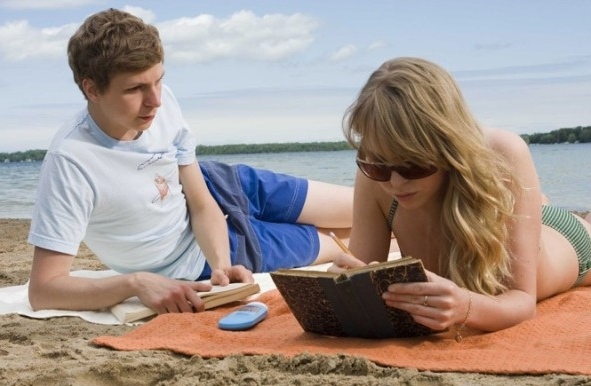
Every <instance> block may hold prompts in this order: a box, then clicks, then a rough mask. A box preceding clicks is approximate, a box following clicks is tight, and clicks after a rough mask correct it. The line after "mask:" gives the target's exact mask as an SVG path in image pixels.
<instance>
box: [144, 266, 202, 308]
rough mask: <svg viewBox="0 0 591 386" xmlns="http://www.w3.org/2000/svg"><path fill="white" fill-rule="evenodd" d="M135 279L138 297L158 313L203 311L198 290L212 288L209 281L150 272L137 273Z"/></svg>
mask: <svg viewBox="0 0 591 386" xmlns="http://www.w3.org/2000/svg"><path fill="white" fill-rule="evenodd" d="M133 281H134V287H135V289H136V293H137V297H138V298H139V299H140V300H141V302H142V303H144V304H145V305H146V306H148V307H150V308H152V309H153V310H155V311H156V312H157V313H158V314H165V313H169V312H196V311H203V301H202V300H201V298H200V297H199V295H197V292H196V291H209V290H210V289H211V285H209V284H207V283H200V282H195V281H184V280H174V279H170V278H167V277H164V276H161V275H157V274H154V273H149V272H138V273H136V274H135V275H134V278H133Z"/></svg>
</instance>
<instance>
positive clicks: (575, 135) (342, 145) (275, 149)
mask: <svg viewBox="0 0 591 386" xmlns="http://www.w3.org/2000/svg"><path fill="white" fill-rule="evenodd" d="M521 138H523V140H524V141H525V142H526V143H528V144H555V143H590V142H591V126H578V127H574V128H563V129H558V130H552V131H550V132H548V133H534V134H522V135H521ZM350 149H351V145H349V143H348V142H345V141H337V142H291V143H256V144H237V145H216V146H204V145H199V146H197V149H196V153H197V155H221V154H252V153H287V152H302V151H339V150H350ZM45 152H46V151H45V150H41V149H36V150H27V151H17V152H14V153H0V162H31V161H42V160H43V157H45Z"/></svg>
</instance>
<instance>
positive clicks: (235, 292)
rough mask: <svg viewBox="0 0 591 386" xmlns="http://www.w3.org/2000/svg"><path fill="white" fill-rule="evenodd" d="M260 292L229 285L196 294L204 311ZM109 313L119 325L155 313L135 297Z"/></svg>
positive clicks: (249, 286)
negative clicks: (201, 302) (201, 301)
mask: <svg viewBox="0 0 591 386" xmlns="http://www.w3.org/2000/svg"><path fill="white" fill-rule="evenodd" d="M260 290H261V288H260V286H259V285H258V284H257V283H230V284H228V285H226V286H221V285H214V286H212V288H211V290H210V291H203V292H197V294H198V295H199V297H200V298H201V299H202V300H203V304H204V306H205V309H206V310H208V309H210V308H214V307H218V306H221V305H224V304H228V303H231V302H235V301H239V300H244V299H246V298H247V297H249V296H250V295H254V294H256V293H259V292H260ZM110 310H111V313H112V314H113V315H115V317H116V318H117V319H118V320H119V321H120V322H121V323H124V324H125V323H131V322H135V321H138V320H141V319H144V318H147V317H148V316H152V315H156V311H154V310H153V309H151V308H149V307H148V306H146V305H144V304H143V303H142V302H141V301H140V299H139V298H138V297H137V296H134V297H131V298H129V299H127V300H124V301H123V302H121V303H118V304H115V305H114V306H112V307H111V308H110Z"/></svg>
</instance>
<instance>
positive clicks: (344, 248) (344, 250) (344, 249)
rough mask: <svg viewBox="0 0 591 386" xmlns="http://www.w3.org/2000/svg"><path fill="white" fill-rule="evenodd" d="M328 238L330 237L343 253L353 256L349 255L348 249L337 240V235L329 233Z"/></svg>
mask: <svg viewBox="0 0 591 386" xmlns="http://www.w3.org/2000/svg"><path fill="white" fill-rule="evenodd" d="M329 235H330V237H332V239H333V240H334V242H335V243H337V245H338V246H339V247H340V248H341V249H342V250H343V252H345V253H347V254H349V255H353V254H352V253H351V251H350V250H349V248H347V246H346V245H345V244H343V242H342V241H341V239H339V238H338V237H337V235H335V234H334V232H330V233H329Z"/></svg>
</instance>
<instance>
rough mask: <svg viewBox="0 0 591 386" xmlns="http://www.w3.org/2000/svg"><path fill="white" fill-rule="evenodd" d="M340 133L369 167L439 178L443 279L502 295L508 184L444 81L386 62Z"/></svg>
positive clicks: (414, 66) (422, 67)
mask: <svg viewBox="0 0 591 386" xmlns="http://www.w3.org/2000/svg"><path fill="white" fill-rule="evenodd" d="M344 131H345V136H346V137H347V140H348V141H349V142H350V143H351V144H352V145H353V146H354V147H355V148H357V149H358V150H359V151H360V152H362V153H363V154H365V155H366V156H369V157H370V158H372V159H374V160H375V161H381V162H387V163H392V164H409V163H410V164H416V165H433V166H436V167H438V168H439V169H441V170H443V171H445V172H446V174H447V181H446V187H445V193H444V197H442V212H441V220H440V221H441V226H442V229H443V236H444V240H445V241H444V243H445V245H444V246H443V248H442V249H441V251H440V255H439V268H440V271H441V274H442V275H443V276H446V277H448V278H449V279H451V280H453V281H454V282H455V283H456V284H458V285H459V286H462V287H466V288H468V289H470V290H472V291H477V292H479V293H484V294H490V295H493V294H496V293H499V292H500V291H502V290H504V289H506V285H505V283H506V282H507V279H508V277H509V275H510V259H509V252H508V250H507V244H508V243H507V240H508V237H509V236H508V223H509V220H510V218H511V216H512V211H513V203H514V197H513V194H512V192H511V190H510V187H509V186H510V184H512V183H515V182H514V178H513V176H512V173H511V171H510V169H509V165H507V164H506V162H504V161H503V160H502V159H501V158H500V157H499V156H498V155H497V154H495V153H494V152H493V151H492V150H491V148H490V147H489V146H488V144H487V142H486V139H485V137H484V134H483V132H482V129H481V127H480V126H479V124H478V123H477V122H476V120H475V119H474V117H473V116H472V114H471V113H470V111H469V109H468V107H467V105H466V103H465V102H464V98H463V96H462V94H461V92H460V90H459V88H458V86H457V84H456V83H455V81H454V80H453V78H452V77H451V75H450V74H449V73H447V72H446V71H445V70H444V69H442V68H441V67H439V66H438V65H436V64H434V63H431V62H429V61H426V60H423V59H418V58H398V59H394V60H390V61H387V62H385V63H384V64H383V65H382V66H380V68H379V69H377V70H376V71H375V72H374V73H373V74H372V75H371V76H370V78H369V80H368V81H367V83H366V85H365V86H364V87H363V89H362V90H361V92H360V94H359V96H358V98H357V100H356V101H355V103H353V104H352V105H351V106H350V107H349V109H348V110H347V113H346V115H345V124H344Z"/></svg>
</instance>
